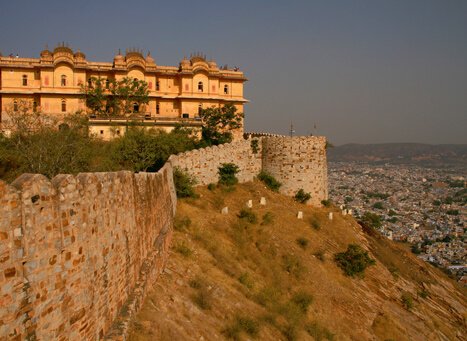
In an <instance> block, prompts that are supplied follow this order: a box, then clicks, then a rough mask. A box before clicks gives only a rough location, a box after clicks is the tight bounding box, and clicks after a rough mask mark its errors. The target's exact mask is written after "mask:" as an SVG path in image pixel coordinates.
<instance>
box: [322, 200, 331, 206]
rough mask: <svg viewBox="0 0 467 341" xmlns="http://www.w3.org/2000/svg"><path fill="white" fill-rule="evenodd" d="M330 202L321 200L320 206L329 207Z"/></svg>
mask: <svg viewBox="0 0 467 341" xmlns="http://www.w3.org/2000/svg"><path fill="white" fill-rule="evenodd" d="M331 204H332V201H331V200H330V199H327V200H321V205H323V206H324V207H331Z"/></svg>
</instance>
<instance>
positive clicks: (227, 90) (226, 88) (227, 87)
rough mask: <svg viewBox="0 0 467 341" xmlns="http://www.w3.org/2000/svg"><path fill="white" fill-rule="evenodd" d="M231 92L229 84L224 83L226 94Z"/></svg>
mask: <svg viewBox="0 0 467 341" xmlns="http://www.w3.org/2000/svg"><path fill="white" fill-rule="evenodd" d="M228 93H229V86H228V85H227V84H226V85H224V94H225V95H227V94H228Z"/></svg>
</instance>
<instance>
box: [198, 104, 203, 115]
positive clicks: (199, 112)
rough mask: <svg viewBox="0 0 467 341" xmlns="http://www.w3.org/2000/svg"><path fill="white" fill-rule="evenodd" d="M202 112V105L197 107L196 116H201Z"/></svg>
mask: <svg viewBox="0 0 467 341" xmlns="http://www.w3.org/2000/svg"><path fill="white" fill-rule="evenodd" d="M202 111H203V104H201V103H200V104H199V105H198V115H201V112H202Z"/></svg>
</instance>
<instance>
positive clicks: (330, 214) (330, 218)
mask: <svg viewBox="0 0 467 341" xmlns="http://www.w3.org/2000/svg"><path fill="white" fill-rule="evenodd" d="M329 220H332V212H329Z"/></svg>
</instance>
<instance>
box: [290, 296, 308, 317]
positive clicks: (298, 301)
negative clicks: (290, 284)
mask: <svg viewBox="0 0 467 341" xmlns="http://www.w3.org/2000/svg"><path fill="white" fill-rule="evenodd" d="M291 301H292V303H293V304H295V305H296V306H298V307H299V308H300V310H301V312H302V313H303V314H305V313H306V312H307V311H308V307H309V306H310V304H311V302H313V297H312V296H311V295H310V294H309V293H307V292H304V291H299V292H297V293H295V294H294V295H293V296H292V299H291Z"/></svg>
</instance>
